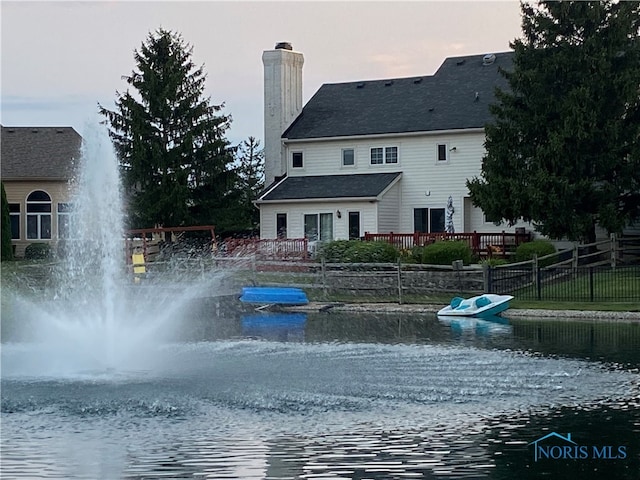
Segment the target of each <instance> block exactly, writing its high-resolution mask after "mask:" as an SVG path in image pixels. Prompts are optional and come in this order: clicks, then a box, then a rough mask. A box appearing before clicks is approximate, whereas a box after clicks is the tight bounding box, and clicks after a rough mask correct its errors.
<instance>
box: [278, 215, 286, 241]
mask: <svg viewBox="0 0 640 480" xmlns="http://www.w3.org/2000/svg"><path fill="white" fill-rule="evenodd" d="M276 232H277V235H278V238H287V214H286V213H277V214H276Z"/></svg>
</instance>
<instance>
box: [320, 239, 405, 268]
mask: <svg viewBox="0 0 640 480" xmlns="http://www.w3.org/2000/svg"><path fill="white" fill-rule="evenodd" d="M320 255H321V257H322V258H324V259H325V261H327V262H334V263H389V262H395V261H396V260H397V258H398V250H397V249H396V248H395V247H394V246H393V245H391V244H390V243H388V242H362V241H360V240H336V241H333V242H329V243H327V244H325V245H323V246H322V249H321V253H320Z"/></svg>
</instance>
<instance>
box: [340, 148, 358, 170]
mask: <svg viewBox="0 0 640 480" xmlns="http://www.w3.org/2000/svg"><path fill="white" fill-rule="evenodd" d="M355 164H356V156H355V152H354V151H353V148H345V149H343V150H342V166H343V167H353V166H354V165H355Z"/></svg>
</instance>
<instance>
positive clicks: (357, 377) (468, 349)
mask: <svg viewBox="0 0 640 480" xmlns="http://www.w3.org/2000/svg"><path fill="white" fill-rule="evenodd" d="M3 341H4V342H5V343H3V344H2V418H1V420H2V430H1V458H0V460H1V471H0V472H1V476H2V478H3V479H10V478H64V479H79V478H86V479H156V478H170V479H183V478H185V479H186V478H189V479H194V478H196V479H197V478H201V479H205V478H206V479H222V478H230V479H321V478H322V479H329V478H331V479H336V478H349V479H365V478H366V479H407V478H473V479H482V478H487V479H512V478H522V479H527V478H531V479H533V478H540V477H544V476H547V477H550V478H581V479H596V478H603V476H605V475H607V476H608V477H609V478H612V479H613V478H615V479H636V478H638V472H639V471H640V379H639V375H638V368H639V367H640V325H637V324H631V323H596V322H589V321H585V322H566V321H542V320H519V321H512V322H505V321H501V322H499V321H496V322H483V321H469V320H462V321H457V320H454V321H448V322H443V321H439V320H438V319H437V318H436V317H435V316H433V315H391V314H383V315H372V314H366V315H365V314H358V315H355V314H340V313H336V312H333V313H313V314H311V313H309V314H288V315H287V316H282V315H279V316H278V315H276V316H273V315H270V314H259V313H251V314H244V315H241V314H234V315H228V316H224V315H223V316H220V317H214V318H210V317H206V316H205V317H202V318H200V317H198V318H195V317H194V320H193V322H191V323H190V324H188V325H183V328H182V329H181V334H180V337H179V338H176V339H174V340H173V341H172V342H170V343H164V344H162V345H159V346H158V347H157V349H158V352H157V353H158V355H156V356H154V357H153V358H154V359H155V360H154V363H153V365H148V366H147V367H146V368H144V369H139V368H138V369H134V370H127V369H126V368H124V369H117V370H111V369H106V370H88V371H77V372H74V373H72V374H64V375H60V374H53V373H50V372H49V373H47V374H46V375H45V374H43V373H42V372H43V371H44V370H43V369H42V368H40V367H41V366H38V368H33V367H32V366H33V362H32V360H33V358H35V357H38V355H39V354H40V352H39V350H38V349H39V348H41V346H38V345H36V344H30V343H24V342H10V341H8V339H4V340H3ZM549 434H551V436H550V437H549V438H546V439H543V437H545V436H547V435H549ZM536 447H542V448H540V449H538V448H536ZM545 455H546V456H545Z"/></svg>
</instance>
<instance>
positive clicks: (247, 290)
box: [240, 287, 309, 308]
mask: <svg viewBox="0 0 640 480" xmlns="http://www.w3.org/2000/svg"><path fill="white" fill-rule="evenodd" d="M240 301H241V302H243V303H253V304H257V305H263V306H264V307H268V306H272V305H279V306H285V305H306V304H307V303H309V299H308V298H307V294H306V293H304V291H303V290H302V289H300V288H294V287H243V288H242V295H240ZM264 307H263V308H264Z"/></svg>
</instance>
